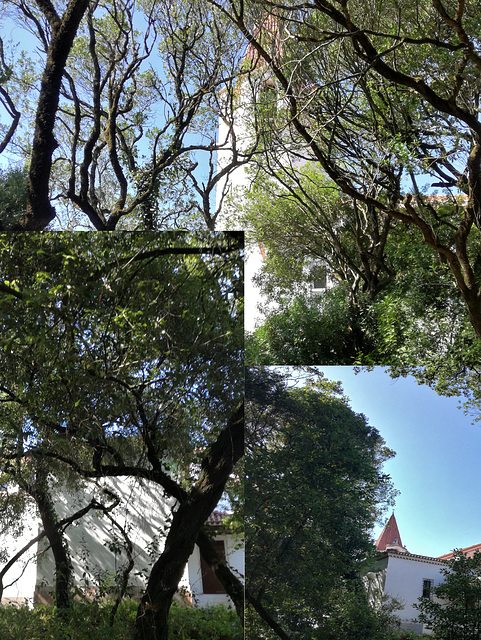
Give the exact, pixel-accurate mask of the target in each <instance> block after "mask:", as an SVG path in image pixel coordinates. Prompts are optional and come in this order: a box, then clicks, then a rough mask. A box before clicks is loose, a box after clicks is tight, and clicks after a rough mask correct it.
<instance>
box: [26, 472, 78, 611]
mask: <svg viewBox="0 0 481 640" xmlns="http://www.w3.org/2000/svg"><path fill="white" fill-rule="evenodd" d="M29 492H30V495H31V496H32V497H33V498H34V500H35V502H36V505H37V508H38V512H39V515H40V518H41V520H42V525H43V528H44V531H45V535H46V536H47V538H48V541H49V543H50V547H51V549H52V553H53V557H54V560H55V602H56V605H57V608H58V609H67V608H69V607H70V584H71V581H72V563H71V561H70V555H69V553H68V547H67V545H66V543H65V540H64V538H63V534H62V531H61V527H60V525H59V522H58V519H57V514H56V513H55V508H54V504H53V500H52V497H51V496H50V493H49V491H48V485H47V472H46V471H45V470H42V469H40V470H37V473H36V478H35V481H34V483H33V484H32V485H31V486H30V490H29Z"/></svg>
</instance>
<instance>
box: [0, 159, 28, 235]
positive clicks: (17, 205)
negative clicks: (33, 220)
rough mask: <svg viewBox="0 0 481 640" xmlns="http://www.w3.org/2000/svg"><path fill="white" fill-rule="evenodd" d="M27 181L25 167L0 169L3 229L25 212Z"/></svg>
mask: <svg viewBox="0 0 481 640" xmlns="http://www.w3.org/2000/svg"><path fill="white" fill-rule="evenodd" d="M27 181H28V172H27V170H26V169H9V170H5V169H0V222H1V224H2V225H3V229H4V230H8V229H9V227H10V226H11V225H12V224H13V223H15V222H16V221H17V219H18V218H19V216H20V215H22V214H23V213H25V209H26V207H27Z"/></svg>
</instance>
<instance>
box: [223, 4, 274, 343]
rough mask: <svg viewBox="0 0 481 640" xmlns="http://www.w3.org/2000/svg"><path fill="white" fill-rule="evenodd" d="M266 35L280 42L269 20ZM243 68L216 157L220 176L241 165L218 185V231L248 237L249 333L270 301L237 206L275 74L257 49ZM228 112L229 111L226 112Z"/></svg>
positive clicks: (257, 251) (256, 248)
mask: <svg viewBox="0 0 481 640" xmlns="http://www.w3.org/2000/svg"><path fill="white" fill-rule="evenodd" d="M263 32H265V33H267V34H268V36H269V37H271V38H272V41H273V42H274V41H275V40H276V38H277V35H276V33H277V25H276V23H275V19H274V18H273V17H272V16H270V17H269V18H268V19H267V20H266V22H265V23H264V25H263ZM244 67H246V69H248V71H247V72H246V75H245V76H244V77H241V78H240V79H239V80H238V82H237V85H236V87H235V89H234V91H233V93H234V95H233V96H230V95H228V93H227V92H225V94H224V95H225V99H226V100H233V105H232V107H231V109H232V122H229V121H227V120H226V119H225V118H223V117H221V118H220V119H219V128H218V142H219V145H221V146H222V147H223V149H222V150H221V151H219V152H218V154H217V168H218V172H220V171H222V170H223V169H224V168H225V167H227V166H228V165H229V164H230V163H231V162H232V160H233V158H234V157H236V158H237V159H238V160H239V161H240V162H241V163H242V164H240V166H238V167H237V168H236V169H234V170H233V171H232V172H230V173H229V174H228V175H227V176H226V177H225V178H223V179H222V180H221V181H220V182H219V183H218V185H217V191H216V210H219V209H220V212H219V215H218V218H217V222H216V230H217V231H224V230H229V231H231V230H244V231H246V232H247V234H246V262H245V290H246V298H245V329H246V331H248V332H252V331H254V329H255V328H256V327H257V326H258V325H259V324H261V323H262V317H263V316H262V314H260V313H259V311H258V306H259V304H262V305H266V304H267V302H268V301H267V300H266V298H265V296H263V295H262V294H261V292H260V289H259V287H258V286H257V285H256V284H255V283H254V276H255V275H256V274H258V273H259V272H260V271H261V269H262V263H263V261H264V259H265V248H264V246H263V245H262V243H259V242H256V241H253V240H252V239H249V237H248V230H246V229H244V228H243V225H242V223H241V221H240V219H239V217H240V216H239V213H240V212H239V209H238V208H237V205H238V204H239V203H240V202H241V199H242V194H243V192H245V191H246V190H248V189H249V188H250V185H251V182H252V177H251V175H250V172H249V153H250V151H251V149H252V146H253V143H254V140H255V131H254V118H253V106H254V104H255V102H256V101H257V100H259V97H260V96H262V95H263V94H265V93H266V92H267V91H269V92H270V94H272V93H273V92H272V87H273V82H272V74H271V71H270V69H269V67H268V66H267V65H266V63H265V62H264V61H263V60H262V59H261V58H259V56H258V54H257V53H256V51H255V49H254V48H253V47H252V46H251V45H248V46H247V49H246V53H245V56H244ZM224 111H225V112H228V111H229V110H228V109H225V110H224Z"/></svg>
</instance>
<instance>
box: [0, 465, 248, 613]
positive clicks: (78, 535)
mask: <svg viewBox="0 0 481 640" xmlns="http://www.w3.org/2000/svg"><path fill="white" fill-rule="evenodd" d="M106 485H107V487H108V489H109V490H110V491H112V492H114V493H115V494H117V495H118V496H119V497H121V498H122V500H121V502H120V504H119V505H118V506H116V507H115V508H114V509H113V510H112V511H111V514H110V515H111V516H112V519H110V518H109V517H106V516H105V514H102V513H101V512H98V511H95V510H91V511H89V512H88V513H87V514H86V515H85V516H83V517H82V518H81V519H80V520H78V521H76V522H75V523H73V524H72V525H70V526H69V527H68V528H67V529H66V531H65V539H66V541H67V542H68V545H69V550H70V554H71V560H72V565H73V570H74V582H75V585H76V586H78V587H80V588H81V589H82V591H83V592H85V593H87V594H89V595H92V596H93V595H98V594H100V593H102V591H103V590H105V591H106V592H108V591H109V590H110V591H112V590H113V588H114V587H115V577H116V575H117V576H118V575H119V574H120V572H121V571H122V569H123V568H125V566H126V564H127V562H128V554H127V552H126V542H125V538H124V534H123V533H122V530H123V531H124V532H125V533H126V534H127V535H128V537H129V539H130V541H131V543H132V557H133V560H134V563H135V565H134V569H133V570H132V571H131V573H130V578H129V589H128V592H129V593H131V594H132V595H134V596H136V595H139V594H140V593H141V592H142V590H143V589H144V588H145V586H146V583H147V579H148V576H149V574H150V570H151V568H152V565H153V563H154V562H155V560H156V559H157V558H158V557H159V555H160V553H161V552H162V549H163V546H164V542H165V538H166V535H167V531H168V527H169V516H170V514H171V509H172V506H173V505H174V500H173V499H172V498H166V497H165V496H164V495H163V492H162V489H161V488H160V487H159V485H157V484H155V483H153V482H149V481H146V480H142V481H139V480H137V479H133V478H113V479H109V480H108V481H107V482H106ZM101 496H102V492H101V491H99V489H98V488H97V486H96V485H95V484H94V483H89V482H86V483H85V484H84V485H83V486H82V487H76V488H70V489H68V490H62V492H61V493H59V495H58V496H57V500H56V510H57V515H58V518H59V520H61V519H63V518H65V517H67V516H69V515H71V514H72V513H73V512H75V511H77V510H80V509H81V508H82V507H84V506H86V505H87V504H88V503H89V502H90V501H91V500H92V498H93V497H96V498H98V499H99V500H101V501H102V502H103V503H104V504H106V505H109V504H112V502H113V501H112V499H111V498H109V497H106V496H105V495H104V496H103V497H101ZM28 520H29V521H28V525H27V527H26V528H25V531H24V534H23V535H22V536H21V538H15V537H14V536H10V537H6V536H5V535H4V536H3V539H0V547H1V548H3V549H6V551H7V553H6V556H7V557H8V558H11V557H12V556H13V555H14V554H15V553H16V551H18V550H19V549H21V548H22V547H23V546H24V545H25V544H26V543H27V542H28V541H29V540H31V539H32V538H33V537H35V536H36V535H37V533H38V532H39V531H40V530H41V523H40V521H39V519H38V517H37V516H36V515H35V513H34V512H33V511H32V513H30V516H29V518H28ZM216 520H217V521H219V520H220V518H219V515H218V514H217V518H216ZM214 532H215V536H214V540H217V541H219V542H223V547H224V551H225V556H226V561H227V563H228V565H229V566H230V568H231V569H232V570H233V571H234V573H235V574H236V575H237V576H238V577H239V578H241V579H243V574H244V548H243V541H242V540H240V539H237V538H235V537H234V536H232V535H230V534H228V533H226V531H225V530H223V529H222V527H221V526H219V525H217V526H216V527H215V528H214ZM221 546H222V545H221ZM2 566H5V563H4V564H3V565H2ZM2 566H0V569H1V568H2ZM203 571H204V569H203V567H202V564H201V558H200V552H199V549H198V548H197V547H195V550H194V553H193V554H192V556H191V558H190V559H189V562H188V564H187V566H186V567H185V571H184V575H183V578H182V580H181V583H180V584H179V589H180V591H181V592H182V593H183V594H185V595H186V597H187V600H188V601H190V600H191V601H192V602H193V604H198V605H199V606H205V605H213V604H226V605H229V604H230V599H229V598H228V596H227V595H226V594H225V593H218V592H209V593H206V592H205V590H204V584H203V575H202V574H203ZM54 575H55V564H54V559H53V554H52V552H51V551H50V550H49V549H48V541H47V539H46V538H43V539H42V540H41V541H40V542H39V543H38V544H35V545H34V546H33V547H32V548H31V550H30V551H29V552H28V553H27V554H26V555H25V556H23V557H22V559H21V560H20V561H19V562H18V563H16V564H15V565H14V566H13V567H12V568H11V569H10V570H9V571H8V572H7V574H6V575H5V578H4V581H3V582H4V586H5V588H4V593H3V599H2V602H3V603H6V602H18V603H28V604H31V603H33V602H39V603H47V604H49V603H51V601H52V598H51V596H52V592H53V585H54ZM10 583H13V584H11V586H8V587H7V585H9V584H10ZM214 591H215V590H214Z"/></svg>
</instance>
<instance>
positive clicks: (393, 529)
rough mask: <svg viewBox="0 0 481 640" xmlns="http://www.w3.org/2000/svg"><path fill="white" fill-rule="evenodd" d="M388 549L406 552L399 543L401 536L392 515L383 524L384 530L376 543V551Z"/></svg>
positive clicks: (400, 542)
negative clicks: (392, 548)
mask: <svg viewBox="0 0 481 640" xmlns="http://www.w3.org/2000/svg"><path fill="white" fill-rule="evenodd" d="M388 547H394V548H397V549H398V550H400V551H401V550H404V551H406V549H405V548H404V547H403V544H402V541H401V534H400V533H399V529H398V526H397V522H396V518H395V516H394V513H393V514H392V515H391V517H390V518H389V520H388V521H387V523H386V524H385V526H384V529H383V530H382V531H381V535H380V536H379V538H378V539H377V542H376V549H377V550H378V551H385V550H386V549H387V548H388Z"/></svg>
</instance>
